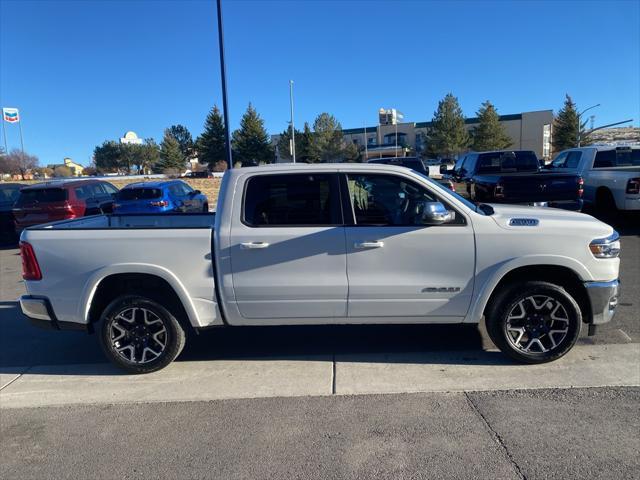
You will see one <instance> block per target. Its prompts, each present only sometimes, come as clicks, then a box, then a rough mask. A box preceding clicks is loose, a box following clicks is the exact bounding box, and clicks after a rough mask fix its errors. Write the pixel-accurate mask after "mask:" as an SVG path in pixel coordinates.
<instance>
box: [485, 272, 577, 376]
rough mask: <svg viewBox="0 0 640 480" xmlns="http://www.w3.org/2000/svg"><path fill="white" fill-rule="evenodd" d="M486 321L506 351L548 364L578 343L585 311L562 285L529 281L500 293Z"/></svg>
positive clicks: (522, 359)
mask: <svg viewBox="0 0 640 480" xmlns="http://www.w3.org/2000/svg"><path fill="white" fill-rule="evenodd" d="M486 324H487V332H488V333H489V336H490V337H491V340H493V343H494V344H495V345H496V346H497V347H498V348H499V349H500V351H502V353H504V354H506V355H508V356H509V357H511V358H512V359H514V360H517V361H518V362H521V363H532V364H533V363H546V362H551V361H553V360H556V359H558V358H560V357H562V356H563V355H565V354H566V353H567V352H568V351H569V350H571V348H572V347H573V346H574V345H575V343H576V340H577V339H578V337H579V335H580V328H581V326H582V313H581V312H580V307H579V306H578V304H577V303H576V301H575V300H574V299H573V297H572V296H571V295H569V294H568V293H567V291H566V290H564V289H563V288H562V287H559V286H558V285H554V284H553V283H549V282H541V281H528V282H523V283H518V284H516V285H514V286H512V287H511V288H507V289H505V291H504V292H501V293H499V294H498V296H497V297H496V298H495V299H494V300H493V301H492V303H491V306H490V308H489V310H488V311H487V316H486Z"/></svg>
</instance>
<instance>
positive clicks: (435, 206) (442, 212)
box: [422, 202, 455, 225]
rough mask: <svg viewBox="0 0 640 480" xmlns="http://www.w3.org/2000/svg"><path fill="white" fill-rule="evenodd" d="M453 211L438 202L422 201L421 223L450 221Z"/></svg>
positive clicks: (453, 215) (439, 223) (438, 223)
mask: <svg viewBox="0 0 640 480" xmlns="http://www.w3.org/2000/svg"><path fill="white" fill-rule="evenodd" d="M454 218H455V213H454V212H452V211H450V210H447V209H446V208H445V206H444V205H443V204H441V203H440V202H424V204H423V205H422V223H423V224H424V225H442V224H443V223H448V222H451V221H452V220H453V219H454Z"/></svg>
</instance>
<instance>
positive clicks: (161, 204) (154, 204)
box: [149, 200, 169, 207]
mask: <svg viewBox="0 0 640 480" xmlns="http://www.w3.org/2000/svg"><path fill="white" fill-rule="evenodd" d="M149 205H151V206H152V207H168V206H169V202H167V201H166V200H160V201H159V202H149Z"/></svg>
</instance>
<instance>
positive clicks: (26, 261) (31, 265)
mask: <svg viewBox="0 0 640 480" xmlns="http://www.w3.org/2000/svg"><path fill="white" fill-rule="evenodd" d="M20 257H22V278H23V279H25V280H42V272H41V271H40V265H38V259H37V258H36V254H35V252H34V251H33V247H32V246H31V244H30V243H27V242H20Z"/></svg>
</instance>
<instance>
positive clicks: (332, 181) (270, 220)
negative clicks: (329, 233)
mask: <svg viewBox="0 0 640 480" xmlns="http://www.w3.org/2000/svg"><path fill="white" fill-rule="evenodd" d="M336 199H337V176H335V175H332V174H319V175H316V174H311V175H309V174H299V175H298V174H293V175H261V176H256V177H253V178H251V179H250V180H249V182H248V184H247V187H246V192H245V199H244V212H243V218H244V222H245V223H246V224H247V225H249V226H252V227H268V226H288V225H298V226H316V225H340V224H342V221H341V219H339V216H340V215H339V212H340V210H339V204H338V201H337V200H336Z"/></svg>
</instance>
